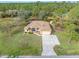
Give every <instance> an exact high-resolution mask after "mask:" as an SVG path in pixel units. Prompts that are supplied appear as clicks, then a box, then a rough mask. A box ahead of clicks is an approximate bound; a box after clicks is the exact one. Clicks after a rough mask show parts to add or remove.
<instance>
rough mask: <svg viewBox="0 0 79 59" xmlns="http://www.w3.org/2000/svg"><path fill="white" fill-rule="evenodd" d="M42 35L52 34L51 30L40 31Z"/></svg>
mask: <svg viewBox="0 0 79 59" xmlns="http://www.w3.org/2000/svg"><path fill="white" fill-rule="evenodd" d="M40 33H41V34H42V35H44V34H51V31H42V32H40Z"/></svg>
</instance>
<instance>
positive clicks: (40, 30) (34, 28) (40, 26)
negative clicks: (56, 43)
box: [24, 20, 52, 35]
mask: <svg viewBox="0 0 79 59" xmlns="http://www.w3.org/2000/svg"><path fill="white" fill-rule="evenodd" d="M51 31H52V30H51V27H50V24H49V22H46V21H36V20H35V21H31V22H30V23H29V24H28V25H27V26H26V27H25V28H24V32H32V33H34V34H37V35H42V34H51Z"/></svg>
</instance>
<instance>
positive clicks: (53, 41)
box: [42, 35, 60, 56]
mask: <svg viewBox="0 0 79 59" xmlns="http://www.w3.org/2000/svg"><path fill="white" fill-rule="evenodd" d="M55 45H60V43H59V41H58V38H57V37H56V35H42V46H43V51H42V56H56V53H55V51H54V50H53V47H54V46H55Z"/></svg>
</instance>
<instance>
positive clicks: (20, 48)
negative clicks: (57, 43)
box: [0, 19, 42, 57]
mask: <svg viewBox="0 0 79 59" xmlns="http://www.w3.org/2000/svg"><path fill="white" fill-rule="evenodd" d="M25 26H26V25H25V22H24V21H20V22H19V21H18V23H16V21H15V22H14V21H13V20H12V19H0V56H1V55H8V56H9V57H11V56H13V57H15V56H18V55H25V56H33V55H34V56H37V55H38V56H40V55H41V51H42V42H41V37H40V36H37V35H34V34H27V33H26V34H24V27H25Z"/></svg>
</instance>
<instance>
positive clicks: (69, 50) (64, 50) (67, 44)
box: [55, 31, 79, 55]
mask: <svg viewBox="0 0 79 59" xmlns="http://www.w3.org/2000/svg"><path fill="white" fill-rule="evenodd" d="M55 34H56V35H57V36H58V38H59V41H60V46H55V51H56V53H57V54H58V55H79V41H75V40H71V41H70V39H71V36H72V35H71V34H70V33H69V32H64V31H63V32H56V33H55ZM73 34H74V33H73Z"/></svg>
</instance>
